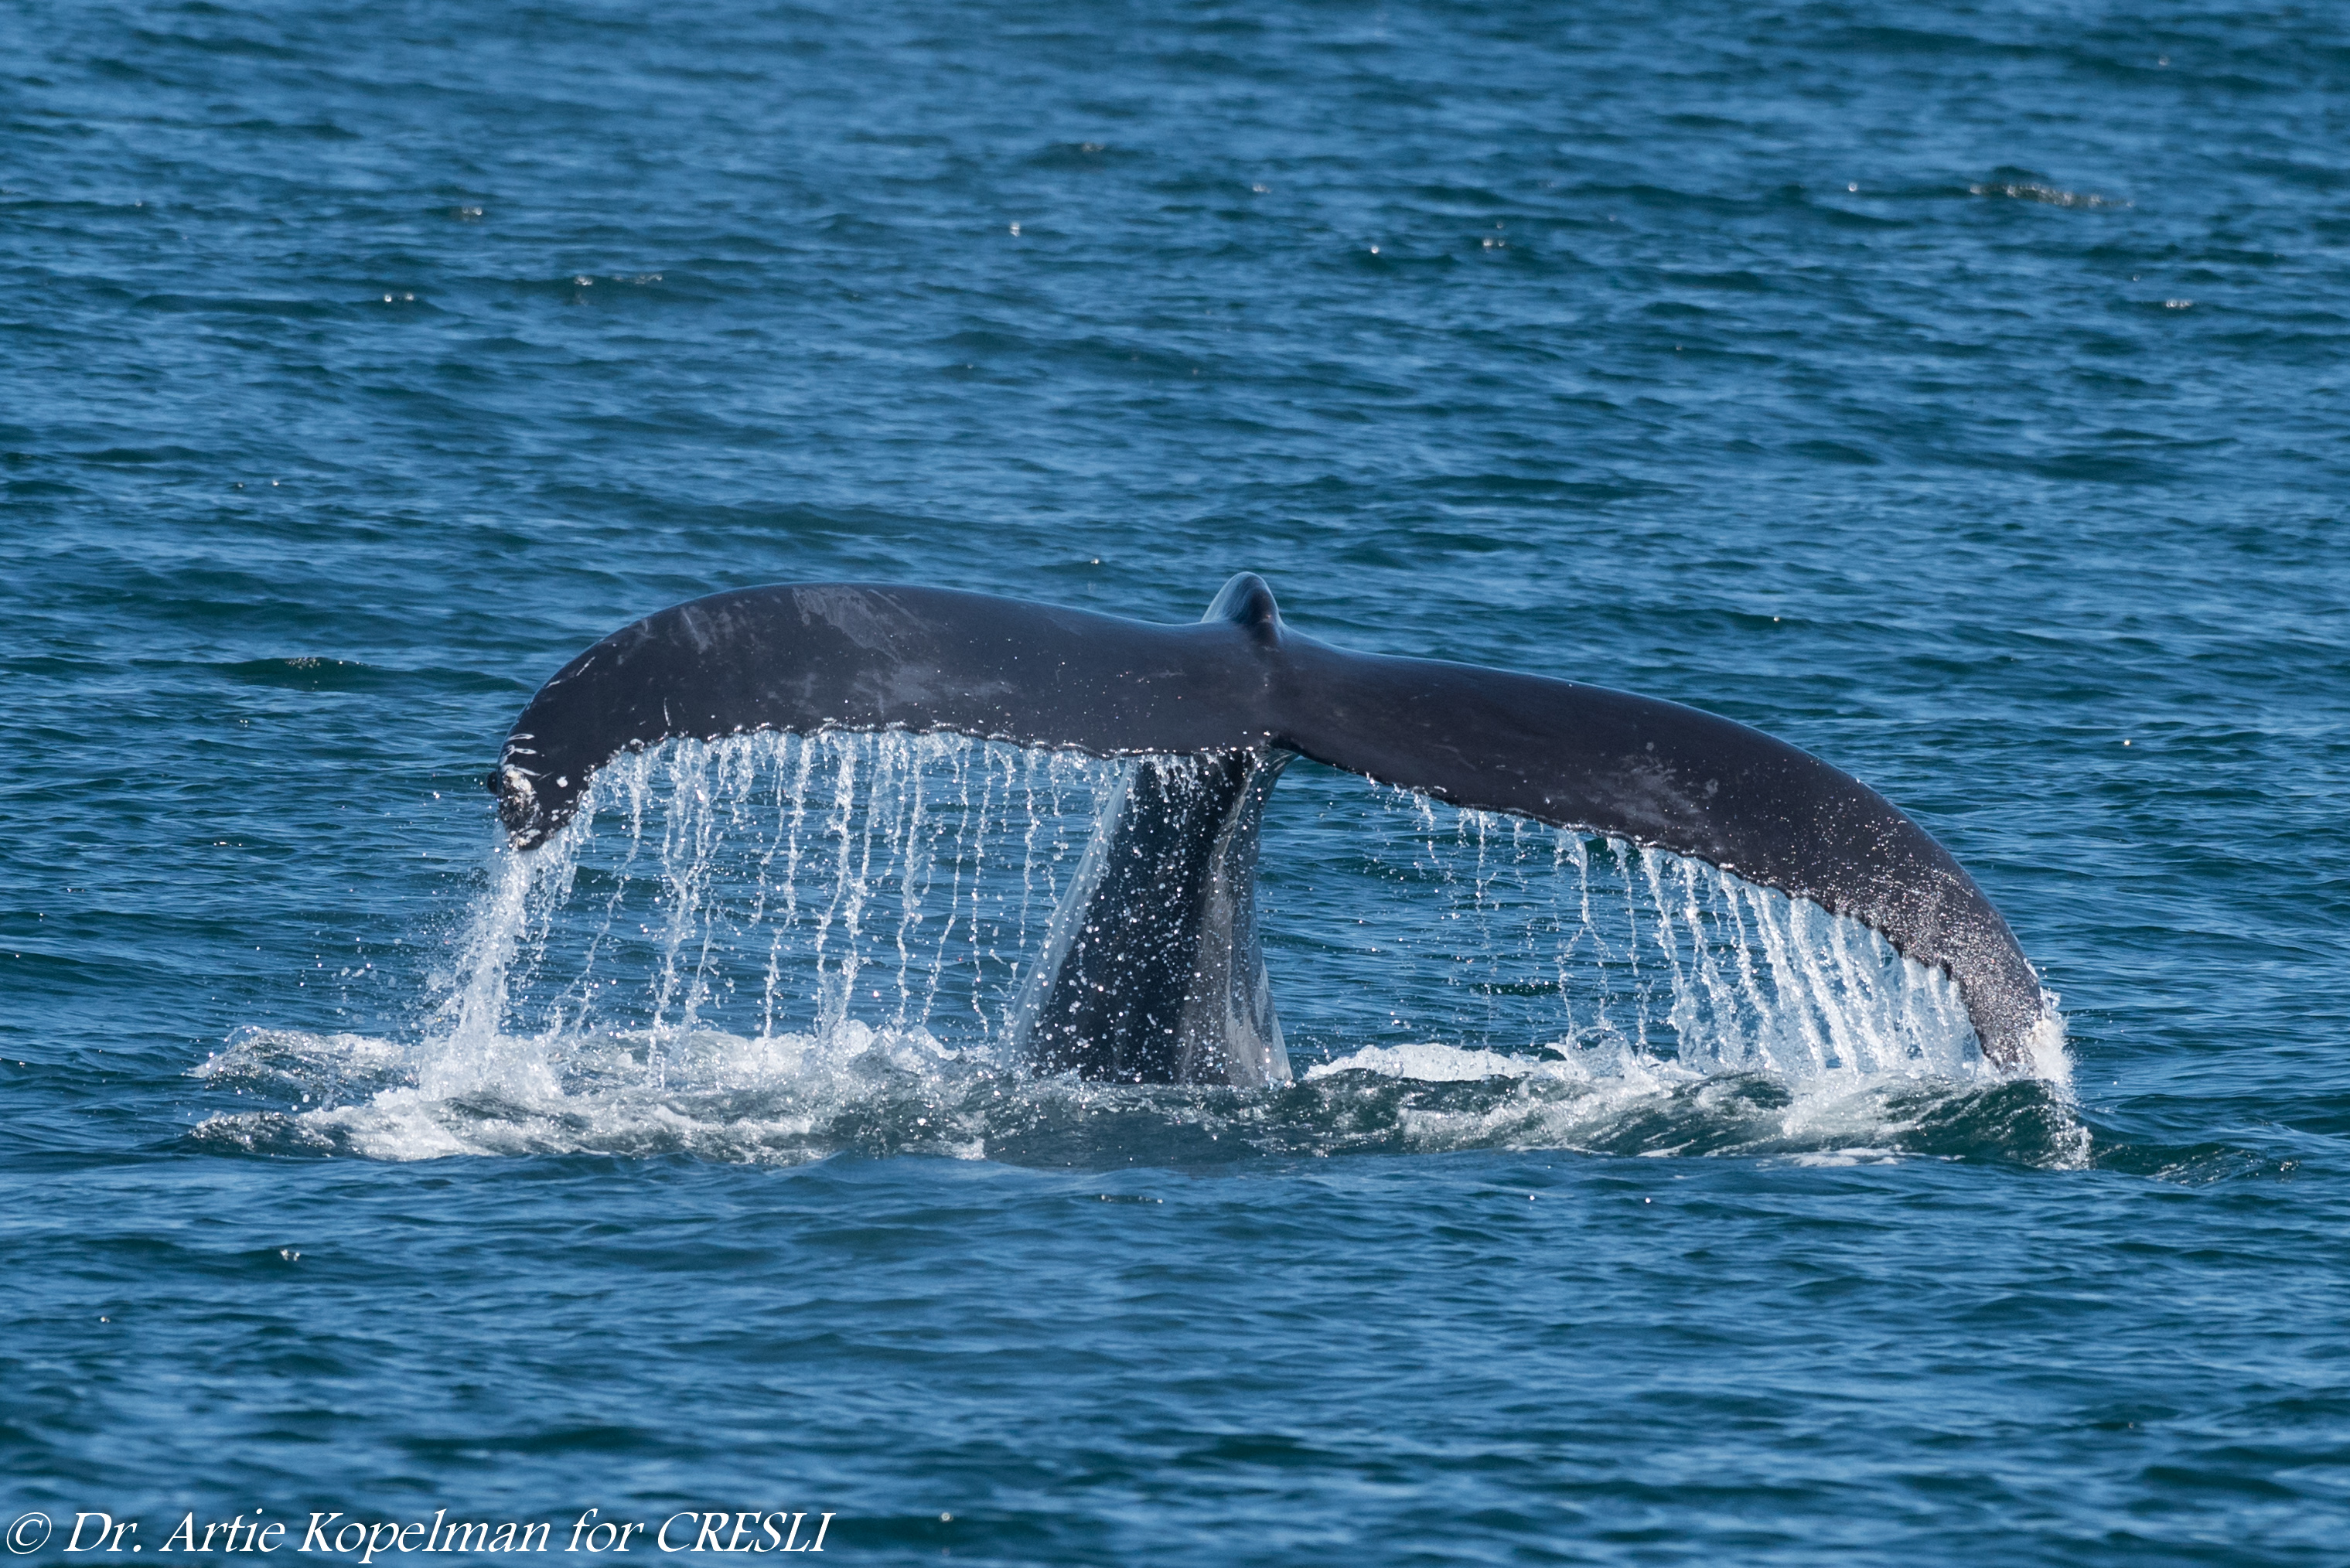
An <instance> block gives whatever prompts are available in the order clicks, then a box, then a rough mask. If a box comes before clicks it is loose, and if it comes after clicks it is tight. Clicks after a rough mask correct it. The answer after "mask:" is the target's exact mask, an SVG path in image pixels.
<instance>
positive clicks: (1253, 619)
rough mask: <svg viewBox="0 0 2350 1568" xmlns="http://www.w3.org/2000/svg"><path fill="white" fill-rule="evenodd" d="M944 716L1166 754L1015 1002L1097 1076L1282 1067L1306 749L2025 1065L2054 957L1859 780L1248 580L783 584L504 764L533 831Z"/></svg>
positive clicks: (546, 726) (628, 665) (589, 662)
mask: <svg viewBox="0 0 2350 1568" xmlns="http://www.w3.org/2000/svg"><path fill="white" fill-rule="evenodd" d="M827 729H834V730H853V731H855V730H861V731H874V730H889V729H903V730H908V731H913V732H937V731H946V732H955V733H960V734H965V735H972V736H976V737H979V738H982V739H986V740H994V741H1003V742H1011V743H1013V744H1015V745H1023V746H1043V747H1056V748H1057V747H1066V748H1072V749H1075V750H1078V751H1083V752H1087V753H1093V754H1095V755H1097V756H1104V757H1118V756H1133V757H1140V758H1145V759H1148V761H1147V762H1146V763H1144V764H1143V765H1141V766H1139V767H1138V769H1137V771H1136V774H1135V777H1134V780H1133V782H1132V783H1131V784H1129V785H1128V787H1127V788H1126V789H1125V790H1124V791H1122V792H1121V794H1120V795H1119V797H1118V802H1117V804H1116V806H1115V809H1113V810H1111V811H1109V812H1107V813H1106V814H1105V815H1104V817H1103V820H1102V822H1101V824H1100V826H1099V827H1098V828H1097V834H1096V838H1095V843H1094V846H1093V848H1092V849H1091V850H1089V851H1088V861H1089V863H1095V868H1094V871H1093V873H1092V874H1090V876H1089V877H1087V876H1081V877H1079V878H1078V881H1079V883H1080V884H1081V885H1082V891H1080V890H1079V889H1078V888H1073V889H1072V891H1071V893H1070V894H1069V896H1068V899H1067V900H1065V902H1064V905H1063V908H1062V909H1061V911H1060V913H1059V915H1058V916H1056V918H1055V937H1054V938H1053V939H1050V946H1049V948H1048V953H1047V960H1048V961H1047V962H1045V964H1043V965H1040V966H1039V968H1038V970H1037V971H1036V972H1035V975H1034V977H1033V978H1032V981H1031V983H1030V986H1029V990H1028V992H1027V994H1026V995H1025V997H1024V1002H1023V1005H1022V1007H1021V1009H1020V1023H1019V1026H1018V1027H1019V1030H1020V1033H1021V1036H1022V1038H1023V1039H1024V1041H1025V1042H1026V1043H1027V1044H1028V1047H1029V1049H1030V1051H1031V1053H1032V1054H1033V1055H1034V1057H1035V1060H1036V1061H1037V1062H1038V1064H1040V1065H1042V1066H1044V1067H1045V1068H1047V1069H1049V1070H1055V1071H1057V1070H1064V1069H1071V1070H1075V1071H1076V1072H1078V1073H1080V1074H1082V1075H1086V1076H1088V1077H1099V1078H1116V1079H1131V1080H1137V1081H1146V1082H1217V1083H1237V1084H1256V1083H1263V1082H1268V1081H1273V1080H1277V1079H1280V1078H1283V1077H1285V1076H1286V1075H1287V1073H1288V1066H1287V1061H1286V1058H1285V1056H1284V1054H1283V1052H1282V1049H1281V1033H1280V1024H1279V1023H1278V1021H1277V1020H1276V1019H1275V1017H1274V1008H1273V1002H1272V997H1271V994H1270V988H1269V986H1268V984H1267V982H1266V980H1265V976H1264V969H1263V960H1262V958H1261V957H1260V955H1259V950H1258V944H1257V936H1256V914H1255V870H1256V856H1257V832H1258V824H1259V822H1260V820H1261V817H1262V815H1263V804H1264V798H1265V794H1266V793H1267V792H1268V791H1269V790H1270V789H1271V788H1272V786H1273V783H1274V780H1275V779H1276V778H1277V777H1278V775H1279V774H1280V770H1281V767H1282V764H1283V763H1285V762H1287V761H1288V760H1289V759H1290V758H1291V757H1293V756H1303V757H1306V758H1310V759H1311V760H1313V761H1315V762H1319V763H1327V764H1328V765H1330V766H1332V767H1336V768H1341V769H1345V770H1347V771H1348V772H1351V773H1356V774H1363V775H1364V776H1366V777H1368V778H1372V779H1376V780H1378V781H1379V782H1380V783H1382V784H1392V785H1396V786H1399V787H1401V788H1404V789H1409V790H1415V791H1419V792H1420V793H1422V794H1428V795H1430V796H1431V797H1433V798H1435V799H1438V800H1441V801H1444V802H1447V803H1449V804H1451V805H1457V806H1461V807H1464V808H1469V809H1475V810H1484V811H1497V812H1505V813H1512V814H1515V815H1522V816H1526V817H1531V818H1534V820H1536V821H1540V822H1544V823H1549V824H1553V825H1555V826H1563V827H1575V828H1586V829H1590V830H1593V831H1596V832H1599V833H1604V834H1608V835H1611V836H1617V837H1619V838H1624V839H1627V840H1630V841H1631V842H1633V843H1635V844H1639V845H1645V846H1653V847H1656V848H1659V849H1664V850H1669V851H1670V852H1672V853H1674V854H1677V855H1682V856H1687V857H1690V858H1693V859H1697V860H1702V861H1705V862H1707V863H1709V864H1711V865H1713V866H1718V867H1721V868H1722V869H1723V870H1725V871H1729V872H1731V873H1733V874H1735V875H1737V876H1739V877H1743V878H1745V879H1746V880H1747V881H1750V882H1754V883H1759V884H1761V885H1763V886H1765V887H1770V888H1778V889H1780V890H1781V891H1783V892H1785V893H1788V894H1791V895H1793V896H1794V897H1797V898H1806V899H1809V900H1811V901H1813V902H1814V903H1817V904H1819V905H1821V906H1823V907H1825V908H1826V909H1829V910H1831V911H1833V912H1835V913H1836V914H1838V915H1844V916H1847V917H1850V918H1851V919H1856V920H1858V921H1860V922H1862V923H1863V924H1865V925H1867V926H1869V927H1871V928H1872V929H1875V930H1877V931H1878V932H1879V933H1881V934H1882V935H1883V936H1884V937H1885V938H1886V940H1887V941H1888V942H1890V943H1891V944H1892V946H1893V947H1894V948H1895V949H1896V950H1898V951H1899V952H1901V953H1903V954H1905V955H1906V956H1908V957H1909V958H1911V959H1914V960H1916V961H1918V962H1920V963H1924V964H1927V965H1929V966H1932V967H1935V968H1939V969H1941V970H1943V971H1947V972H1948V973H1949V974H1950V976H1951V978H1952V979H1953V980H1955V981H1957V982H1958V984H1959V987H1960V992H1961V994H1962V995H1963V996H1964V997H1965V1000H1966V1005H1967V1012H1968V1015H1969V1017H1970V1020H1971V1021H1972V1023H1973V1024H1974V1028H1975V1033H1976V1034H1977V1037H1978V1038H1979V1039H1980V1040H1981V1044H1982V1048H1983V1054H1984V1055H1985V1057H1986V1058H1987V1059H1988V1060H1989V1061H1990V1062H1991V1064H1993V1065H1994V1066H1995V1067H1997V1068H1999V1069H2000V1070H2001V1071H2002V1072H2005V1073H2008V1074H2011V1075H2021V1074H2024V1073H2028V1072H2029V1071H2030V1070H2031V1069H2032V1066H2033V1063H2032V1060H2031V1047H2030V1040H2031V1036H2032V1033H2033V1030H2035V1029H2036V1028H2038V1027H2039V1026H2040V1024H2041V1023H2042V1022H2043V1018H2044V1014H2045V1002H2044V999H2043V994H2042V992H2041V990H2040V983H2039V977H2038V976H2037V974H2036V973H2035V972H2034V971H2033V968H2032V965H2031V964H2030V962H2029V961H2027V960H2026V959H2025V958H2024V955H2023V951H2022V948H2021V947H2020V946H2019V945H2018V944H2017V942H2016V940H2015V937H2014V935H2013V933H2012V931H2010V930H2009V929H2008V926H2007V922H2006V921H2005V920H2004V919H2002V918H2001V917H2000V914H1999V911H1998V910H1997V909H1994V908H1992V906H1991V902H1990V900H1989V899H1988V898H1985V897H1984V896H1983V894H1982V891H1981V888H1977V887H1976V886H1975V883H1974V881H1973V879H1972V878H1970V877H1968V875H1967V874H1966V872H1965V871H1964V870H1962V869H1961V868H1960V867H1959V865H1958V863H1957V861H1955V860H1953V859H1952V858H1951V857H1950V854H1949V852H1948V851H1946V850H1944V849H1943V848H1942V846H1940V845H1939V844H1938V843H1936V842H1935V841H1934V839H1933V837H1932V836H1930V835H1929V834H1928V833H1927V832H1926V831H1925V829H1923V828H1921V827H1919V826H1918V825H1917V824H1916V823H1914V822H1912V821H1911V820H1910V819H1909V818H1908V816H1906V815H1903V814H1902V813H1901V812H1900V811H1899V810H1898V808H1896V807H1895V806H1894V805H1892V804H1891V803H1890V802H1888V801H1887V800H1886V799H1885V798H1884V797H1883V796H1882V795H1880V794H1877V792H1876V791H1874V790H1872V789H1870V788H1869V787H1868V786H1867V785H1866V784H1862V783H1860V782H1859V781H1858V780H1856V779H1854V778H1853V777H1851V776H1850V775H1848V774H1845V773H1843V772H1841V771H1839V770H1837V769H1836V768H1835V767H1832V766H1830V765H1829V764H1828V763H1825V762H1823V761H1821V760H1820V759H1819V758H1817V757H1814V756H1813V755H1811V754H1810V753H1807V752H1804V751H1801V750H1799V749H1797V748H1796V747H1794V746H1791V745H1789V744H1787V743H1786V742H1783V741H1779V740H1776V739H1774V738H1773V737H1772V736H1769V735H1766V734H1764V733H1763V732H1761V731H1758V730H1753V729H1750V728H1748V727H1747V726H1745V725H1743V724H1739V723H1736V722H1732V721H1731V720H1728V719H1723V718H1720V717H1718V716H1716V715H1714V714H1711V713H1706V712H1702V711H1699V710H1697V709H1693V708H1685V707H1682V706H1680V705H1679V704H1678V703H1673V702H1666V701H1659V700H1657V699H1654V698H1648V697H1637V696H1633V695H1631V694H1629V693H1627V692H1622V691H1610V690H1608V689H1607V688H1605V687H1598V686H1588V685H1585V684H1582V683H1580V682H1575V681H1566V680H1554V679H1551V678H1548V677H1544V676H1539V675H1526V674H1520V673H1515V672H1513V671H1508V670H1488V669H1482V668H1479V667H1476V666H1473V665H1466V664H1455V663H1450V662H1446V661H1443V660H1438V659H1398V658H1389V657H1386V656H1383V655H1377V654H1363V653H1351V652H1347V651H1345V650H1343V649H1336V648H1333V647H1330V646H1329V645H1328V644H1326V643H1322V642H1318V641H1316V640H1315V639H1311V638H1307V637H1303V636H1300V635H1298V634H1297V633H1295V632H1294V631H1292V630H1290V629H1288V628H1286V627H1285V626H1284V624H1283V622H1282V618H1281V612H1280V609H1279V607H1278V606H1277V605H1275V603H1274V597H1273V591H1272V589H1271V588H1270V587H1267V586H1266V585H1265V583H1264V580H1263V578H1261V577H1258V576H1255V575H1253V574H1251V573H1243V574H1241V575H1240V576H1236V577H1234V578H1232V581H1231V582H1229V583H1227V584H1226V585H1225V586H1224V587H1223V589H1222V592H1220V593H1219V594H1218V595H1217V596H1216V597H1215V600H1214V602H1213V603H1212V604H1211V606H1210V607H1209V610H1208V614H1207V615H1206V617H1205V618H1202V619H1201V620H1200V621H1199V622H1197V623H1194V624H1191V625H1174V626H1170V625H1158V624H1152V623H1148V622H1142V621H1133V620H1127V619H1123V618H1118V617H1114V616H1106V615H1099V614H1096V613H1094V612H1091V611H1087V610H1076V609H1066V608H1061V607H1055V606H1049V605H1037V604H1028V603H1024V602H1021V601H1018V600H1013V599H1003V598H996V597H991V596H988V595H983V594H972V593H963V592H960V591H957V590H953V589H947V588H923V587H898V586H892V585H886V584H865V583H817V584H788V585H783V586H779V587H763V588H745V589H741V590H738V591H735V592H732V593H723V594H714V595H712V596H711V597H707V598H701V599H695V600H692V601H691V602H690V603H687V604H681V605H677V606H674V607H671V608H669V609H665V610H662V611H660V612H659V613H658V614H655V615H650V616H648V617H646V618H644V619H642V620H639V621H637V622H635V623H634V624H632V625H629V626H627V627H624V628H621V629H620V630H619V631H616V632H614V633H613V634H612V635H611V636H609V637H608V638H606V639H603V640H602V641H601V642H598V643H597V644H596V645H595V646H594V647H593V648H590V649H587V651H586V652H584V653H582V654H581V655H579V657H578V658H577V659H573V660H572V661H571V662H570V663H569V664H567V665H566V666H564V668H563V669H562V670H559V671H558V672H556V676H555V678H554V679H553V680H549V681H548V682H547V683H546V686H545V687H543V688H542V689H541V690H540V691H539V692H538V694H537V696H536V697H535V698H533V699H532V700H531V702H530V704H529V706H528V707H526V708H525V710H524V711H523V713H522V716H521V718H520V719H518V720H517V721H516V722H515V727H514V730H513V732H511V733H510V734H509V735H508V736H507V738H506V742H505V747H504V751H503V753H501V755H500V757H499V760H498V765H497V767H496V768H495V769H494V770H493V771H492V772H491V774H490V775H489V778H488V784H489V787H490V789H491V790H492V792H493V793H494V794H495V795H496V796H497V801H498V812H499V815H500V817H501V818H502V819H503V820H504V824H505V826H506V829H507V831H508V833H509V834H510V835H511V836H512V837H513V840H514V842H515V845H516V846H520V847H523V848H528V847H530V846H534V845H536V844H538V843H540V842H541V841H543V840H544V839H545V838H546V836H547V835H549V834H551V833H554V832H556V830H557V829H559V828H560V827H561V826H563V824H564V823H565V822H567V820H569V818H570V816H571V815H572V813H573V811H574V810H575V809H576V807H577V804H578V799H579V795H580V793H581V791H582V790H583V789H584V788H585V787H586V785H587V780H588V778H589V776H590V775H591V774H593V773H594V772H595V771H596V769H598V767H600V766H602V765H603V764H604V763H606V762H608V761H609V760H610V759H611V758H612V757H614V756H615V755H617V754H619V753H621V752H623V751H628V750H631V749H638V748H642V747H646V746H650V745H653V744H656V743H658V742H661V741H663V740H666V739H669V738H671V737H672V736H674V737H681V738H693V739H701V740H715V739H718V738H721V737H723V736H726V735H733V734H742V733H746V732H754V731H760V730H781V731H792V732H802V733H808V732H816V731H820V730H827Z"/></svg>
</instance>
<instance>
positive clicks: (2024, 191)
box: [1967, 180, 2134, 207]
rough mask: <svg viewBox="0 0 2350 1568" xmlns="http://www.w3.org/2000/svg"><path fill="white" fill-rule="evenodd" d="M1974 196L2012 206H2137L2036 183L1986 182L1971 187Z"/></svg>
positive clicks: (2026, 181) (2031, 181) (2107, 197)
mask: <svg viewBox="0 0 2350 1568" xmlns="http://www.w3.org/2000/svg"><path fill="white" fill-rule="evenodd" d="M1967 194H1968V195H1970V196H1997V197H2004V198H2005V199H2007V200H2008V201H2012V202H2040V203H2041V204H2042V205H2043V206H2049V207H2127V206H2131V205H2134V203H2132V202H2125V201H2123V200H2122V199H2120V198H2119V197H2117V196H2100V195H2098V194H2097V193H2096V192H2094V191H2066V190H2062V189H2059V188H2058V187H2056V186H2054V185H2043V184H2042V183H2041V182H2038V181H2036V180H1999V181H1985V182H1981V183H1980V184H1974V185H1970V186H1968V187H1967Z"/></svg>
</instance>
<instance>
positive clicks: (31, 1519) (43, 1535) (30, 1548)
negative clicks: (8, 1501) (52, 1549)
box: [8, 1513, 49, 1557]
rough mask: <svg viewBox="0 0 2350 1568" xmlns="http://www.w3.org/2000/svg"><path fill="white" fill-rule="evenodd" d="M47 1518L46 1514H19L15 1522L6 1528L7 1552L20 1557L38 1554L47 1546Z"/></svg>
mask: <svg viewBox="0 0 2350 1568" xmlns="http://www.w3.org/2000/svg"><path fill="white" fill-rule="evenodd" d="M48 1540H49V1516H48V1515H47V1514H46V1513H20V1514H18V1515H17V1516H16V1523H14V1524H12V1525H10V1526H9V1527H8V1550H9V1551H11V1552H15V1553H16V1555H17V1556H19V1557H22V1556H24V1555H25V1554H26V1553H27V1552H38V1551H39V1550H40V1549H41V1548H42V1547H44V1546H46V1545H47V1544H48Z"/></svg>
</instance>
